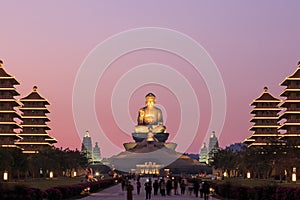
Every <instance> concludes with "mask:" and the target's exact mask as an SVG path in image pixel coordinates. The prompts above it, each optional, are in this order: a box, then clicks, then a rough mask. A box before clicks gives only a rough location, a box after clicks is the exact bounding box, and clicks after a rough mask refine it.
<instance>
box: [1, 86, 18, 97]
mask: <svg viewBox="0 0 300 200" xmlns="http://www.w3.org/2000/svg"><path fill="white" fill-rule="evenodd" d="M0 91H13V92H14V93H15V94H16V95H14V96H18V95H20V93H19V92H18V91H17V89H16V88H13V87H12V88H11V87H4V88H1V87H0Z"/></svg>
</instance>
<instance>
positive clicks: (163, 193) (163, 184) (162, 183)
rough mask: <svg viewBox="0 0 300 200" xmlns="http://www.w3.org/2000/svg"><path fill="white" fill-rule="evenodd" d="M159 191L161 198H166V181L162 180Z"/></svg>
mask: <svg viewBox="0 0 300 200" xmlns="http://www.w3.org/2000/svg"><path fill="white" fill-rule="evenodd" d="M159 189H160V194H161V196H163V197H164V196H166V182H165V179H161V180H160V182H159Z"/></svg>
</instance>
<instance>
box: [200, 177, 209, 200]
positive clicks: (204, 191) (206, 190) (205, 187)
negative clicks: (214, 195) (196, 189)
mask: <svg viewBox="0 0 300 200" xmlns="http://www.w3.org/2000/svg"><path fill="white" fill-rule="evenodd" d="M202 188H203V194H204V200H208V196H209V184H208V182H207V181H204V183H203V185H202Z"/></svg>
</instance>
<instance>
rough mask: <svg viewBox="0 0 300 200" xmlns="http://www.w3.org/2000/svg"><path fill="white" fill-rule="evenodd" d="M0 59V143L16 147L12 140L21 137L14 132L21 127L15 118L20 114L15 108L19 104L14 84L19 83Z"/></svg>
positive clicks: (2, 145)
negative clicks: (6, 69)
mask: <svg viewBox="0 0 300 200" xmlns="http://www.w3.org/2000/svg"><path fill="white" fill-rule="evenodd" d="M2 65H3V62H2V61H1V60H0V145H1V147H17V146H16V145H15V144H14V142H15V141H16V140H19V139H21V137H20V136H18V135H17V133H16V132H15V131H16V130H17V129H20V128H21V127H20V126H19V125H18V123H17V120H18V119H19V118H20V115H19V114H18V113H17V111H16V110H15V108H16V107H18V106H20V104H19V103H18V101H17V100H16V99H15V96H19V95H20V94H19V92H18V91H17V90H16V88H15V85H20V83H19V82H18V81H17V80H16V78H15V77H14V76H11V75H10V74H8V73H7V72H6V71H5V69H4V68H3V66H2ZM15 120H16V121H15Z"/></svg>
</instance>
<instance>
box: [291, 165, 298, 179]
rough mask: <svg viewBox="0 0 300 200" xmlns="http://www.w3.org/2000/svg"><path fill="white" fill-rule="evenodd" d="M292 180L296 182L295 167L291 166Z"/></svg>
mask: <svg viewBox="0 0 300 200" xmlns="http://www.w3.org/2000/svg"><path fill="white" fill-rule="evenodd" d="M292 181H293V182H296V181H297V174H296V167H293V172H292Z"/></svg>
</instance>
